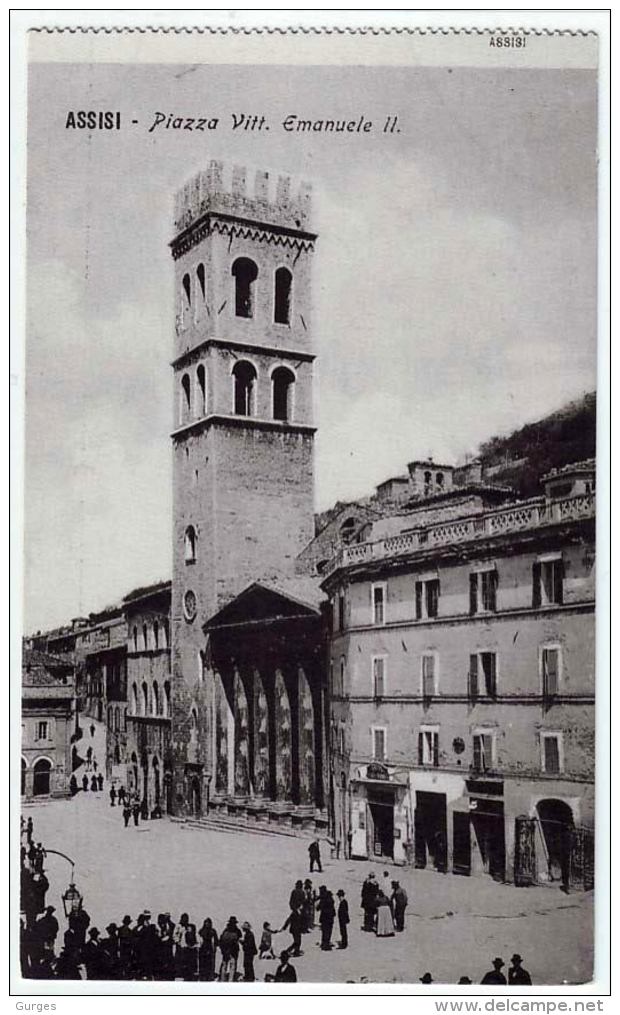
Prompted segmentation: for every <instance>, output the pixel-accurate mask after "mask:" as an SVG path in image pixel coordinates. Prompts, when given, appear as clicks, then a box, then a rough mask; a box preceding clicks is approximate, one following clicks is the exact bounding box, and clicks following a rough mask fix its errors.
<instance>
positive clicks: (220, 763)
mask: <svg viewBox="0 0 620 1015" xmlns="http://www.w3.org/2000/svg"><path fill="white" fill-rule="evenodd" d="M213 676H214V683H215V688H214V707H215V792H216V793H217V794H218V795H220V796H228V794H232V792H233V786H234V775H235V761H234V749H235V725H234V715H233V711H232V708H231V706H230V703H229V701H228V696H227V694H226V687H225V682H224V681H225V677H224V676H223V675H222V673H220V672H219V671H217V670H216V671H215V672H214V675H213Z"/></svg>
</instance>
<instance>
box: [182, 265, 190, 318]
mask: <svg viewBox="0 0 620 1015" xmlns="http://www.w3.org/2000/svg"><path fill="white" fill-rule="evenodd" d="M183 299H184V303H183V306H184V307H185V308H186V309H187V308H188V307H191V305H192V280H191V278H190V277H189V274H188V273H187V272H186V273H185V275H184V276H183Z"/></svg>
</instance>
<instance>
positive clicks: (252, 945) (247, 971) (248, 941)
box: [241, 920, 258, 983]
mask: <svg viewBox="0 0 620 1015" xmlns="http://www.w3.org/2000/svg"><path fill="white" fill-rule="evenodd" d="M241 926H242V929H243V931H244V935H243V940H242V942H241V947H242V949H243V979H244V980H245V982H246V983H254V981H255V979H256V977H255V975H254V956H255V955H256V954H257V951H258V949H257V947H256V940H255V938H254V934H253V933H252V928H251V926H250V924H249V923H248V922H247V920H246V922H245V923H243V924H242V925H241Z"/></svg>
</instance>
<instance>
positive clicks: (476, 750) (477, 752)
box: [472, 733, 495, 772]
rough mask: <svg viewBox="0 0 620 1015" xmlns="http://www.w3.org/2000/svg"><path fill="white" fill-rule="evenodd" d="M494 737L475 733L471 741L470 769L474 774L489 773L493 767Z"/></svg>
mask: <svg viewBox="0 0 620 1015" xmlns="http://www.w3.org/2000/svg"><path fill="white" fill-rule="evenodd" d="M494 747H495V735H494V734H493V733H475V734H474V739H473V759H472V768H473V770H474V772H490V771H491V770H492V769H493V768H494V766H495V758H494V754H495V750H494Z"/></svg>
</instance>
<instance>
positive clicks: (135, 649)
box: [133, 625, 138, 652]
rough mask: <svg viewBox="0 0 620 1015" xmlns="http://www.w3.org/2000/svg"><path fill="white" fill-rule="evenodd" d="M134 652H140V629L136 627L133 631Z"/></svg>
mask: <svg viewBox="0 0 620 1015" xmlns="http://www.w3.org/2000/svg"><path fill="white" fill-rule="evenodd" d="M133 650H134V652H137V651H138V628H137V627H136V626H135V625H134V629H133Z"/></svg>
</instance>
